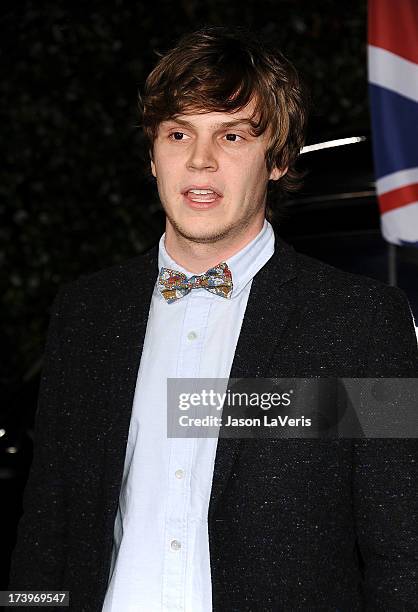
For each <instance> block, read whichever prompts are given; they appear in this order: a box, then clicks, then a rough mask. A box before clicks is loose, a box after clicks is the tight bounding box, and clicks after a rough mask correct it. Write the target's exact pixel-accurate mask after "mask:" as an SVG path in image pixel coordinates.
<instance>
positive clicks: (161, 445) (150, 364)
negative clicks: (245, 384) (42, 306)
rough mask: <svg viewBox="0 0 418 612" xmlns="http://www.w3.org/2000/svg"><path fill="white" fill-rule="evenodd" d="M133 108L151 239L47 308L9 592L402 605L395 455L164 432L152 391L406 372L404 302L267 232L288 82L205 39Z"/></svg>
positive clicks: (127, 600) (405, 537) (190, 603)
mask: <svg viewBox="0 0 418 612" xmlns="http://www.w3.org/2000/svg"><path fill="white" fill-rule="evenodd" d="M142 103H143V121H142V125H143V128H144V131H145V135H146V136H147V138H148V140H149V143H150V154H151V170H152V174H153V176H154V177H155V178H156V181H157V187H158V193H159V197H160V200H161V203H162V205H163V207H164V210H165V213H166V230H165V234H164V235H163V236H162V237H161V240H160V242H159V245H158V247H155V248H153V249H152V250H151V251H149V252H148V253H146V254H145V255H143V256H140V257H136V258H134V259H133V260H132V261H129V262H127V263H126V264H124V265H118V266H115V267H113V268H110V269H108V270H104V271H101V272H98V273H96V274H93V275H91V276H87V277H83V278H81V279H80V280H78V281H77V282H75V283H71V284H70V285H68V286H67V287H64V288H63V289H62V290H61V292H60V293H59V295H58V297H57V299H56V302H55V304H54V308H53V314H52V321H51V326H50V331H49V335H48V343H47V350H46V363H45V367H44V374H43V379H42V387H41V393H40V403H39V410H38V414H37V422H36V442H35V454H34V461H33V467H32V470H31V474H30V478H29V481H28V485H27V488H26V491H25V499H24V514H23V517H22V519H21V522H20V526H19V534H18V544H17V548H16V551H15V555H14V559H13V568H12V574H11V582H10V588H11V589H24V588H26V589H38V590H40V589H44V590H58V589H62V590H63V589H66V590H69V591H70V600H71V604H70V605H71V609H73V610H77V611H78V610H86V611H88V612H92V611H99V610H103V611H104V612H109V611H112V612H116V611H117V612H119V611H121V612H125V611H134V610H135V611H136V610H138V611H141V612H142V611H145V612H157V611H159V610H164V611H168V610H185V611H188V612H199V611H209V610H212V609H213V610H215V611H222V612H223V611H225V612H232V611H235V612H238V611H239V612H244V611H258V610H260V611H263V612H265V611H268V610H271V611H273V610H274V611H276V610H277V611H278V610H307V611H308V610H309V611H311V610H334V611H335V610H344V611H345V610H347V611H348V610H350V612H352V611H354V610H366V609H367V610H375V609H376V610H377V609H385V610H412V609H416V601H417V599H416V593H415V590H414V572H416V565H417V564H416V556H415V552H416V551H415V549H414V546H415V545H416V541H417V536H416V533H417V532H416V523H415V521H414V508H416V503H417V499H416V493H415V487H414V484H413V480H412V477H413V470H414V468H415V470H416V465H417V463H416V444H415V441H413V440H393V439H392V440H391V439H388V440H357V439H345V440H341V439H340V440H337V439H332V440H326V439H321V440H319V439H316V440H314V439H312V440H297V439H286V440H277V439H262V440H261V439H260V440H257V439H251V440H245V439H227V438H219V439H216V438H212V439H211V438H206V439H205V438H201V439H197V438H196V439H194V438H189V439H186V438H183V439H180V438H178V439H177V438H168V437H167V435H166V417H167V415H166V382H167V378H213V379H217V378H229V377H231V378H241V377H273V376H275V377H277V376H279V377H297V376H299V377H301V376H305V377H318V376H324V377H333V376H339V377H376V376H393V377H398V376H400V377H413V376H415V375H416V372H417V364H418V358H417V347H416V339H415V334H414V327H413V321H412V316H411V312H410V308H409V306H408V303H407V300H406V299H405V296H404V295H403V293H402V292H401V291H399V290H398V289H394V288H389V287H386V286H385V285H382V284H381V283H378V282H377V281H373V280H371V279H366V278H362V277H359V276H354V275H350V274H346V273H344V272H341V271H338V270H336V269H334V268H332V267H330V266H327V265H325V264H322V263H320V262H318V261H315V260H313V259H311V258H309V257H306V256H302V255H300V254H298V253H296V252H295V251H294V250H293V249H292V248H291V247H290V246H288V245H287V244H286V243H284V242H283V241H282V240H281V239H280V238H279V237H278V236H275V234H274V232H273V230H272V227H271V225H270V224H269V222H268V221H267V219H266V204H267V202H266V193H267V185H268V181H270V180H271V181H279V186H280V187H281V188H282V190H284V191H286V190H290V189H292V188H293V187H294V186H295V185H296V183H297V179H298V175H297V173H296V171H295V169H294V163H295V160H296V159H297V156H298V154H299V151H300V148H301V146H302V144H303V133H304V127H305V119H306V111H305V102H304V97H303V94H302V90H301V86H300V83H299V80H298V77H297V74H296V73H295V70H294V68H293V67H292V66H291V65H290V64H289V62H287V60H285V58H283V57H282V56H281V55H273V54H272V53H271V52H269V51H268V50H266V49H265V48H263V46H262V45H261V44H260V43H259V42H258V41H257V38H256V37H255V36H253V35H251V34H250V33H246V32H243V31H239V30H237V31H235V32H234V31H229V30H227V29H224V28H206V29H203V30H201V31H199V32H195V33H193V34H190V35H188V36H186V37H184V38H183V39H182V40H181V41H180V42H179V44H178V45H177V46H176V47H175V48H174V49H172V50H171V51H170V52H169V53H167V54H166V55H165V56H163V57H162V58H161V59H160V61H159V62H158V64H157V66H156V67H155V69H154V70H153V71H152V73H151V74H150V76H149V77H148V79H147V83H146V87H145V95H144V97H143V100H142ZM414 551H415V552H414Z"/></svg>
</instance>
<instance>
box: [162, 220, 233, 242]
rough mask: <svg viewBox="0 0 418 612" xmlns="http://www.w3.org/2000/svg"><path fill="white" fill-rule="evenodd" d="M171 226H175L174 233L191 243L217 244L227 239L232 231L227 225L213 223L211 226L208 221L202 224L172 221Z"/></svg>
mask: <svg viewBox="0 0 418 612" xmlns="http://www.w3.org/2000/svg"><path fill="white" fill-rule="evenodd" d="M171 225H172V226H173V229H174V231H175V232H176V233H177V234H179V235H180V236H182V237H183V238H185V239H186V240H190V241H191V242H201V243H202V242H206V243H211V242H217V241H219V240H222V239H223V238H225V237H226V236H227V235H228V234H229V232H230V231H231V229H232V228H231V227H230V226H226V225H225V224H218V223H213V224H210V223H208V222H207V220H205V221H203V220H202V222H201V223H200V222H199V221H197V222H196V220H194V221H193V222H191V221H190V220H189V222H186V223H177V222H174V220H171Z"/></svg>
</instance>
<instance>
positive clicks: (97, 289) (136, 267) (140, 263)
mask: <svg viewBox="0 0 418 612" xmlns="http://www.w3.org/2000/svg"><path fill="white" fill-rule="evenodd" d="M157 264H158V246H153V247H152V248H151V249H149V250H147V251H146V252H145V253H142V254H140V255H136V256H135V257H131V258H130V259H128V260H126V261H124V262H121V263H119V264H114V265H113V266H108V267H106V268H103V269H101V270H98V271H97V272H93V273H91V274H82V275H81V276H80V277H79V278H77V279H75V280H73V281H70V282H69V283H66V284H64V285H63V286H62V287H61V289H60V292H59V293H60V294H62V295H63V296H64V299H65V298H67V299H70V300H71V298H72V299H76V300H80V299H83V298H85V299H88V298H93V299H96V300H100V299H102V298H109V297H111V296H113V295H115V296H116V295H123V294H124V292H126V291H127V290H129V289H130V288H132V286H135V285H140V284H141V283H142V282H144V283H146V282H147V281H150V282H151V281H152V279H154V281H155V278H156V274H157V271H158V270H157Z"/></svg>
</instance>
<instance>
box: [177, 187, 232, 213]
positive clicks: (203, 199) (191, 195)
mask: <svg viewBox="0 0 418 612" xmlns="http://www.w3.org/2000/svg"><path fill="white" fill-rule="evenodd" d="M182 194H183V196H184V198H185V200H186V202H187V204H188V205H189V206H191V207H192V208H195V209H196V208H197V209H206V208H212V207H213V206H216V205H217V204H219V202H220V201H221V199H222V197H223V195H222V193H220V192H219V190H217V189H215V188H214V187H212V186H211V185H207V186H206V185H205V186H204V187H197V186H194V185H193V186H190V187H186V189H184V190H183V191H182Z"/></svg>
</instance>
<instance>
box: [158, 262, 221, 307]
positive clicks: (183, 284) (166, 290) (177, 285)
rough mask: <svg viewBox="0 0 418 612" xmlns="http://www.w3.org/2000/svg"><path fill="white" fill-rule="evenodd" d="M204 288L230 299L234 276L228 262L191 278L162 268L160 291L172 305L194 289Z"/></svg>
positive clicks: (159, 282)
mask: <svg viewBox="0 0 418 612" xmlns="http://www.w3.org/2000/svg"><path fill="white" fill-rule="evenodd" d="M199 288H203V289H206V290H207V291H210V292H211V293H215V294H216V295H220V296H222V297H224V298H229V297H230V296H231V293H232V288H233V284H232V274H231V270H230V269H229V268H228V265H227V264H226V262H224V261H223V262H221V263H219V264H218V265H217V266H215V267H214V268H210V269H209V270H208V271H207V272H205V273H204V274H201V275H200V276H191V277H190V278H189V279H188V278H187V276H186V275H185V274H183V273H182V272H179V271H178V270H171V269H170V268H161V270H160V275H159V277H158V289H159V290H160V292H161V293H162V295H163V296H164V297H165V299H166V300H167V302H168V303H169V304H171V303H172V302H175V301H176V300H178V299H179V298H181V297H183V296H184V295H187V294H188V293H190V291H191V290H192V289H199Z"/></svg>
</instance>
